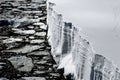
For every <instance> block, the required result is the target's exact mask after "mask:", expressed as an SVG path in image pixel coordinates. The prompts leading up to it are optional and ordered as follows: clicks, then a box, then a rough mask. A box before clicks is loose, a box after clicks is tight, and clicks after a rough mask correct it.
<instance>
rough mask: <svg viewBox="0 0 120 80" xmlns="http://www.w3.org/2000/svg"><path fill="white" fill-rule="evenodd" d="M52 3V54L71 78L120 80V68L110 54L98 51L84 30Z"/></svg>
mask: <svg viewBox="0 0 120 80" xmlns="http://www.w3.org/2000/svg"><path fill="white" fill-rule="evenodd" d="M53 5H54V4H53V3H49V5H48V26H49V29H48V32H49V34H48V35H49V36H48V37H49V43H50V44H51V48H52V50H51V53H52V55H53V57H54V59H55V61H56V62H57V63H58V65H59V66H58V69H60V70H64V75H65V77H66V78H67V79H68V80H120V71H119V69H118V68H117V67H116V66H115V65H114V64H113V63H112V62H111V61H110V60H108V59H107V58H106V57H104V56H102V55H99V54H96V53H95V52H94V50H93V48H92V45H91V44H90V42H89V41H88V40H86V39H85V38H84V36H83V35H82V32H81V29H80V28H79V27H75V26H74V25H73V24H72V23H71V22H64V21H63V19H61V17H59V14H58V13H57V12H56V11H54V9H53Z"/></svg>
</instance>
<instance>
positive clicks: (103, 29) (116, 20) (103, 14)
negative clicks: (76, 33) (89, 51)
mask: <svg viewBox="0 0 120 80" xmlns="http://www.w3.org/2000/svg"><path fill="white" fill-rule="evenodd" d="M50 1H51V2H54V3H56V6H55V7H54V8H55V9H56V11H57V12H59V13H61V14H63V15H64V19H65V20H67V21H71V22H73V24H74V25H75V26H79V27H81V28H82V29H83V32H85V34H86V35H87V36H88V37H87V38H88V40H89V41H91V43H92V45H93V47H94V49H95V51H96V52H97V53H99V54H102V55H104V56H106V57H107V58H109V59H111V60H113V62H114V63H115V64H117V65H118V66H119V67H120V0H50Z"/></svg>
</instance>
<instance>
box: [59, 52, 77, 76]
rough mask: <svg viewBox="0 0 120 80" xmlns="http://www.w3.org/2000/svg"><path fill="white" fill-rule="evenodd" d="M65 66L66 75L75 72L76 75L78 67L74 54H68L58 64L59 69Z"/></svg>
mask: <svg viewBox="0 0 120 80" xmlns="http://www.w3.org/2000/svg"><path fill="white" fill-rule="evenodd" d="M62 68H64V75H68V74H73V75H74V77H75V76H76V67H75V64H74V62H73V59H72V54H71V53H70V54H68V55H66V56H65V57H64V58H63V59H62V60H61V61H60V64H59V66H58V69H62Z"/></svg>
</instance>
